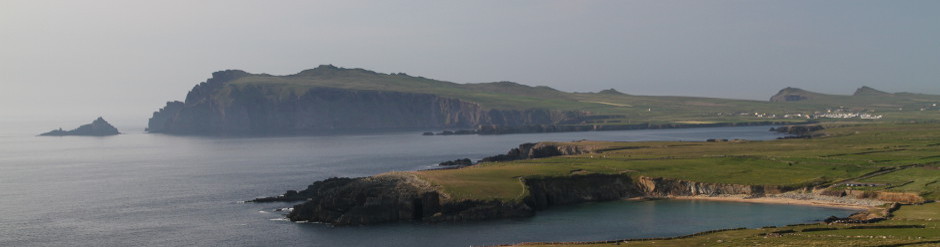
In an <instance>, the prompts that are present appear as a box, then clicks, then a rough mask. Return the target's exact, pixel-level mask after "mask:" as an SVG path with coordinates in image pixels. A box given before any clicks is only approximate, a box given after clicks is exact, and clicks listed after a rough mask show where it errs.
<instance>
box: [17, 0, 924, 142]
mask: <svg viewBox="0 0 940 247" xmlns="http://www.w3.org/2000/svg"><path fill="white" fill-rule="evenodd" d="M937 13H940V1H887V0H885V1H864V0H851V1H843V0H832V1H795V0H786V1H766V0H761V1H752V0H748V1H719V0H716V1H672V0H656V1H578V0H570V1H551V0H544V1H505V0H501V1H388V0H384V1H232V0H228V1H177V0H166V1H125V0H114V1H96V0H88V1H71V0H69V1H37V0H28V1H19V0H0V83H2V87H0V118H3V119H5V120H11V119H19V118H31V117H41V118H70V119H72V118H74V119H82V120H83V122H90V121H91V120H93V119H94V118H96V117H98V116H104V117H105V118H106V119H109V120H111V119H117V121H118V122H119V124H115V125H118V127H119V128H120V127H121V125H122V124H123V125H134V126H145V125H146V120H147V118H149V117H150V115H151V114H152V113H153V111H155V110H157V109H159V108H160V107H162V106H163V105H164V104H165V102H167V101H171V100H182V99H183V98H185V96H186V93H187V92H188V91H189V90H190V89H191V88H192V87H193V86H194V85H196V84H197V83H199V82H203V81H205V80H206V79H208V78H209V77H210V75H211V73H212V72H214V71H219V70H225V69H241V70H245V71H248V72H251V73H268V74H275V75H287V74H294V73H297V72H299V71H301V70H304V69H308V68H314V67H316V66H318V65H321V64H333V65H336V66H339V67H347V68H364V69H369V70H373V71H376V72H381V73H397V72H404V73H407V74H409V75H415V76H424V77H428V78H433V79H439V80H445V81H452V82H458V83H475V82H493V81H514V82H518V83H522V84H527V85H533V86H536V85H544V86H550V87H553V88H556V89H559V90H563V91H569V92H572V91H577V92H587V91H599V90H603V89H608V88H614V89H617V90H618V91H621V92H624V93H628V94H635V95H681V96H701V97H719V98H738V99H753V100H767V99H768V98H769V97H770V96H771V95H773V94H774V93H776V92H777V91H778V90H780V89H782V88H784V87H788V86H792V87H799V88H803V89H807V90H811V91H817V92H823V93H832V94H851V93H852V92H853V91H854V90H855V89H856V88H858V87H861V86H863V85H867V86H871V87H874V88H876V89H880V90H883V91H889V92H899V91H903V92H917V93H930V94H940V15H938V14H937ZM84 119H87V120H84ZM112 122H114V121H112ZM52 127H58V126H52ZM50 128H51V127H50ZM66 128H68V126H66Z"/></svg>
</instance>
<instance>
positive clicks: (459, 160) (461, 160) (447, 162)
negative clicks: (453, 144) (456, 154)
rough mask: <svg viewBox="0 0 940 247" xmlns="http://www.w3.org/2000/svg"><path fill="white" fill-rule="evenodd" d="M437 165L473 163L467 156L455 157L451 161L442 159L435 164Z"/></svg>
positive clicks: (467, 164)
mask: <svg viewBox="0 0 940 247" xmlns="http://www.w3.org/2000/svg"><path fill="white" fill-rule="evenodd" d="M437 165H438V166H470V165H473V161H472V160H470V159H467V158H464V159H456V160H451V161H444V162H441V163H438V164H437Z"/></svg>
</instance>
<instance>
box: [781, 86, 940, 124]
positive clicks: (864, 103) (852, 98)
mask: <svg viewBox="0 0 940 247" xmlns="http://www.w3.org/2000/svg"><path fill="white" fill-rule="evenodd" d="M770 101H771V102H787V103H793V102H799V104H800V105H801V106H803V107H812V106H816V107H817V108H819V107H827V108H842V109H848V110H851V111H876V112H890V113H897V112H904V111H917V112H920V111H923V112H930V111H932V112H937V111H940V108H938V107H937V105H936V104H938V103H940V95H929V94H914V93H888V92H884V91H880V90H877V89H874V88H871V87H868V86H862V87H860V88H858V89H856V90H855V93H853V94H852V95H833V94H822V93H816V92H810V91H806V90H803V89H799V88H792V87H788V88H784V89H782V90H780V92H778V93H777V94H775V95H774V96H772V97H771V98H770ZM905 109H907V110H905ZM928 117H930V116H928ZM930 118H933V117H930Z"/></svg>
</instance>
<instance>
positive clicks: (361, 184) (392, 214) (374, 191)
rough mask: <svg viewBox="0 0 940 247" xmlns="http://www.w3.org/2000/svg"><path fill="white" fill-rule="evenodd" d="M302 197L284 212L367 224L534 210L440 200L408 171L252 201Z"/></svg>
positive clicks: (298, 216) (515, 214)
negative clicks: (406, 172)
mask: <svg viewBox="0 0 940 247" xmlns="http://www.w3.org/2000/svg"><path fill="white" fill-rule="evenodd" d="M278 198H280V199H283V200H285V201H290V200H297V199H301V200H304V199H305V200H307V201H306V202H304V203H301V204H298V205H296V206H294V209H293V210H292V211H291V212H290V213H289V214H288V215H287V218H288V219H290V220H292V221H315V222H328V223H331V224H335V225H366V224H376V223H383V222H395V221H408V220H411V221H426V222H437V221H467V220H482V219H493V218H510V217H521V216H531V215H532V214H533V210H531V208H529V207H528V206H527V205H525V204H523V203H519V202H501V201H459V202H443V203H442V202H441V201H442V196H441V195H440V194H439V193H438V192H437V191H435V190H434V189H432V188H430V187H429V186H427V185H426V184H424V183H422V181H420V180H416V178H414V177H410V176H407V175H384V176H377V177H365V178H355V179H350V178H333V179H328V180H325V181H320V182H317V183H314V184H313V185H311V186H310V187H308V188H307V189H306V190H304V191H301V192H299V193H297V194H293V195H290V196H288V195H285V196H282V197H276V198H274V199H273V200H272V198H260V199H256V200H254V201H255V202H265V201H277V199H278Z"/></svg>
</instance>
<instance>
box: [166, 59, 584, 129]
mask: <svg viewBox="0 0 940 247" xmlns="http://www.w3.org/2000/svg"><path fill="white" fill-rule="evenodd" d="M346 72H347V71H346V70H345V69H341V68H336V67H332V66H321V67H319V68H317V69H313V70H308V71H305V72H302V73H301V74H297V75H292V76H285V77H277V76H269V75H254V74H250V73H247V72H244V71H240V70H226V71H219V72H215V73H213V74H212V78H210V79H208V80H207V81H206V82H203V83H200V84H199V85H197V86H195V87H194V88H193V89H192V90H191V91H190V92H189V93H188V94H187V96H186V100H185V101H184V102H180V101H173V102H168V103H167V104H166V106H165V107H163V108H162V109H160V110H159V111H157V112H154V114H153V117H151V118H150V120H149V123H148V127H147V131H148V132H151V133H167V134H190V135H279V134H288V135H289V134H308V133H323V132H337V131H340V132H342V131H362V130H393V129H430V128H434V129H442V128H471V129H472V128H478V127H480V126H498V127H518V126H537V125H554V124H560V123H565V122H567V121H576V120H577V119H579V118H580V117H582V116H584V115H586V114H587V113H585V112H580V111H557V110H548V109H537V108H533V109H499V108H485V107H483V106H482V105H481V104H479V103H476V102H469V101H465V100H461V99H456V98H450V97H443V96H439V95H434V94H424V93H410V92H397V91H389V90H358V89H346V88H335V87H322V86H303V87H296V85H291V84H279V83H278V81H279V80H282V79H283V78H293V77H299V76H308V77H311V78H330V77H335V76H338V75H337V74H338V73H346ZM249 77H250V78H265V79H264V80H270V82H268V81H264V82H262V83H242V84H239V83H235V81H238V80H239V79H244V78H249Z"/></svg>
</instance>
